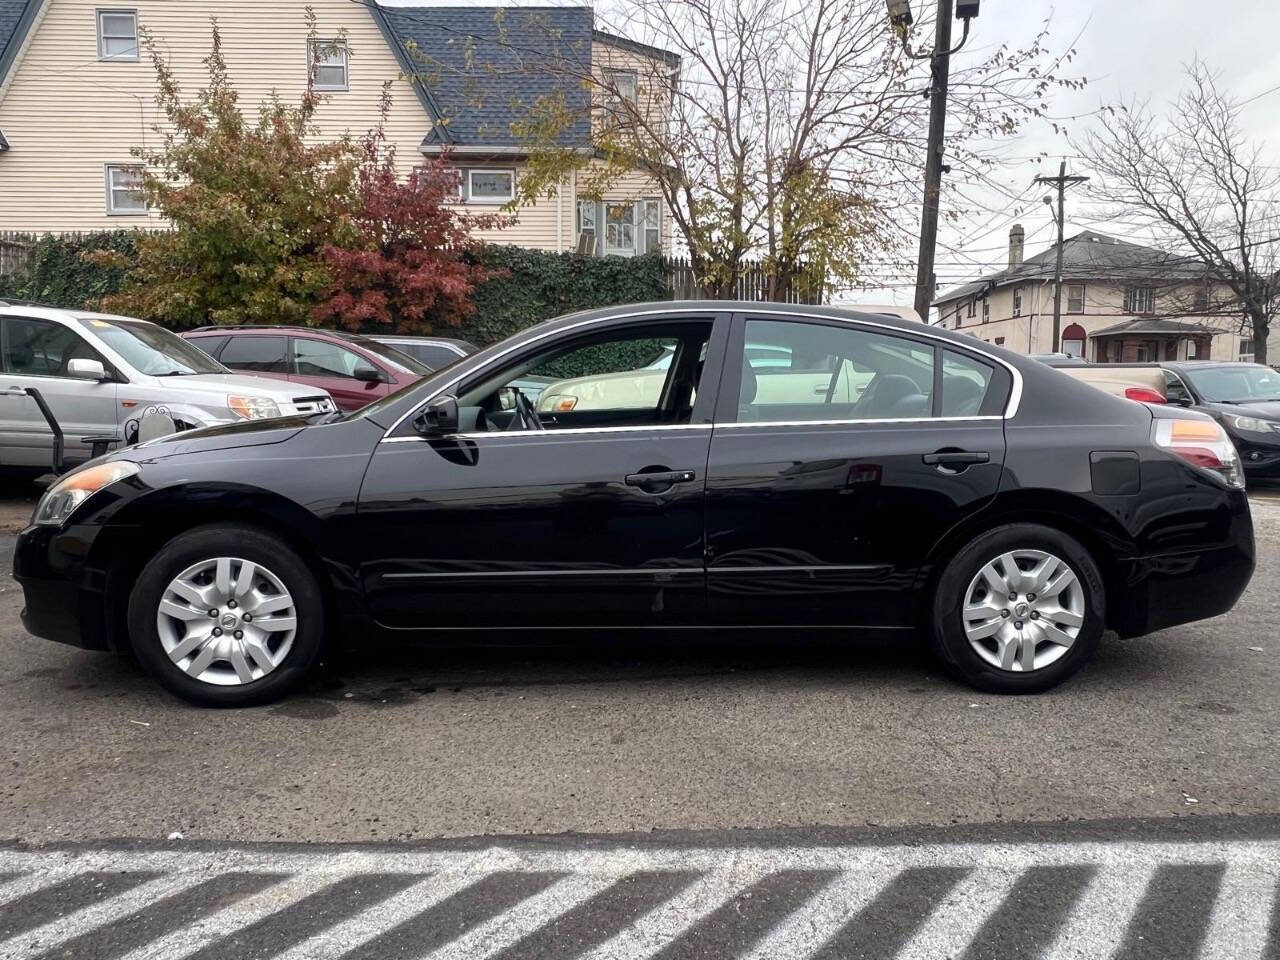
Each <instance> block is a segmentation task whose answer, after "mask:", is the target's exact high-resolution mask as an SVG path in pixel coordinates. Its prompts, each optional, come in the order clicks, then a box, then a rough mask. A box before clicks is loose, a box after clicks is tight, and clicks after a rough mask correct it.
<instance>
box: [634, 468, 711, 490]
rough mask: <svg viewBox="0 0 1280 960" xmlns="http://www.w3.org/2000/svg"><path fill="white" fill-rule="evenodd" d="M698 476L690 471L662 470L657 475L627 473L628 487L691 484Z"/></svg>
mask: <svg viewBox="0 0 1280 960" xmlns="http://www.w3.org/2000/svg"><path fill="white" fill-rule="evenodd" d="M697 478H698V475H697V474H696V473H695V472H694V471H692V470H663V471H661V472H658V473H629V474H627V486H628V487H641V488H644V487H669V486H671V485H672V484H676V483H693V481H694V480H696V479H697Z"/></svg>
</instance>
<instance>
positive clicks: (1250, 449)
mask: <svg viewBox="0 0 1280 960" xmlns="http://www.w3.org/2000/svg"><path fill="white" fill-rule="evenodd" d="M1231 441H1232V443H1234V444H1235V445H1236V451H1237V452H1238V453H1239V454H1240V461H1241V462H1242V463H1243V464H1244V472H1245V475H1246V476H1250V477H1280V433H1278V434H1276V439H1275V440H1274V441H1272V440H1271V438H1270V437H1265V438H1262V439H1261V440H1259V439H1252V438H1246V437H1243V436H1241V435H1239V434H1233V435H1232V436H1231Z"/></svg>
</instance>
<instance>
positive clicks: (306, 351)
mask: <svg viewBox="0 0 1280 960" xmlns="http://www.w3.org/2000/svg"><path fill="white" fill-rule="evenodd" d="M293 362H294V364H295V365H296V368H297V373H298V376H300V377H348V378H350V377H354V376H355V371H356V368H357V367H372V366H373V364H372V363H370V362H369V361H368V360H366V359H365V358H364V357H362V356H360V354H358V353H356V352H355V351H354V350H348V349H347V348H346V347H340V346H338V345H337V344H336V343H330V342H329V341H327V340H312V339H311V338H309V337H294V340H293Z"/></svg>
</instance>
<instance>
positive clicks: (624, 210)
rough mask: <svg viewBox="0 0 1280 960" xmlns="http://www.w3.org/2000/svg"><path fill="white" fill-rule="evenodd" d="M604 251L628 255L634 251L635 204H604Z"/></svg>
mask: <svg viewBox="0 0 1280 960" xmlns="http://www.w3.org/2000/svg"><path fill="white" fill-rule="evenodd" d="M604 252H605V253H606V254H610V253H612V254H617V255H619V256H624V257H629V256H631V255H632V254H634V253H635V252H636V205H635V204H634V203H606V204H605V205H604Z"/></svg>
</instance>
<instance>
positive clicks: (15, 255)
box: [0, 231, 36, 277]
mask: <svg viewBox="0 0 1280 960" xmlns="http://www.w3.org/2000/svg"><path fill="white" fill-rule="evenodd" d="M35 242H36V237H35V234H31V233H15V232H13V231H0V277H2V276H4V275H5V274H6V273H21V272H22V271H24V270H27V269H29V268H30V267H31V264H32V263H33V262H34V260H35Z"/></svg>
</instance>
